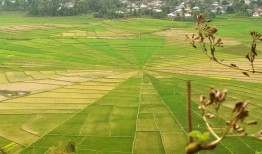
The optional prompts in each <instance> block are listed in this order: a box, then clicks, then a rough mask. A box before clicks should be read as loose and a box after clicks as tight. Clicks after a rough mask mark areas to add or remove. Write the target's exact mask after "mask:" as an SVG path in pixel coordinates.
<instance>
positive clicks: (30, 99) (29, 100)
mask: <svg viewBox="0 0 262 154" xmlns="http://www.w3.org/2000/svg"><path fill="white" fill-rule="evenodd" d="M96 100H97V99H81V98H78V99H75V98H34V97H21V98H15V99H10V100H6V101H5V102H6V103H29V104H89V103H93V102H94V101H96Z"/></svg>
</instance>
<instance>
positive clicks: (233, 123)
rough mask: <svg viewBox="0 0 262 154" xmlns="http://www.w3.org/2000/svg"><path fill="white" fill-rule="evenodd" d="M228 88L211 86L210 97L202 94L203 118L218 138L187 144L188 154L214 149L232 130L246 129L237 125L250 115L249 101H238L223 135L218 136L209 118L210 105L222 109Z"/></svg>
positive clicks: (241, 130) (201, 107)
mask: <svg viewBox="0 0 262 154" xmlns="http://www.w3.org/2000/svg"><path fill="white" fill-rule="evenodd" d="M226 97H227V90H226V89H225V90H218V89H215V88H211V90H210V93H209V99H207V98H206V97H205V96H200V106H199V109H200V110H201V111H202V118H203V120H204V122H205V124H206V126H207V129H208V131H209V132H210V133H211V134H212V135H213V136H214V137H215V138H216V140H214V141H212V142H209V143H205V142H193V143H189V144H188V145H187V146H186V153H187V154H194V153H197V152H199V151H201V150H212V149H214V148H215V147H216V146H217V145H218V144H219V143H220V142H221V140H223V139H224V138H225V137H226V136H227V135H228V133H229V132H231V131H232V130H236V131H237V132H239V133H241V132H243V131H244V130H245V129H244V128H243V127H240V126H238V125H237V123H238V122H239V121H241V122H243V121H244V120H245V118H246V117H247V116H248V115H249V112H248V110H247V106H248V103H247V102H237V103H236V104H235V107H234V108H233V109H232V114H231V120H230V121H229V122H228V123H227V127H226V128H225V129H224V131H222V135H221V137H220V136H218V135H217V134H216V133H215V131H214V130H213V129H212V127H211V126H210V124H209V121H208V120H207V118H208V117H210V114H209V113H207V109H208V107H213V108H214V109H215V110H216V112H218V110H219V109H220V106H221V105H222V103H223V102H225V101H226ZM246 123H252V124H256V123H257V122H256V121H248V122H246ZM241 135H246V133H242V134H241Z"/></svg>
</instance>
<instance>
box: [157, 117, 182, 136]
mask: <svg viewBox="0 0 262 154" xmlns="http://www.w3.org/2000/svg"><path fill="white" fill-rule="evenodd" d="M154 118H155V121H156V124H157V126H158V129H159V130H160V131H175V132H182V128H181V127H180V125H179V124H178V123H177V122H176V120H175V118H174V117H173V115H172V114H171V113H155V114H154Z"/></svg>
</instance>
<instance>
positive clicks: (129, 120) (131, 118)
mask: <svg viewBox="0 0 262 154" xmlns="http://www.w3.org/2000/svg"><path fill="white" fill-rule="evenodd" d="M136 118H137V117H136V115H118V114H113V115H111V117H110V136H134V135H135V131H136Z"/></svg>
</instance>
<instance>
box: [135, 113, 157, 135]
mask: <svg viewBox="0 0 262 154" xmlns="http://www.w3.org/2000/svg"><path fill="white" fill-rule="evenodd" d="M137 131H158V128H157V125H156V122H155V119H154V116H153V114H150V113H140V114H139V115H138V119H137Z"/></svg>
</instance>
